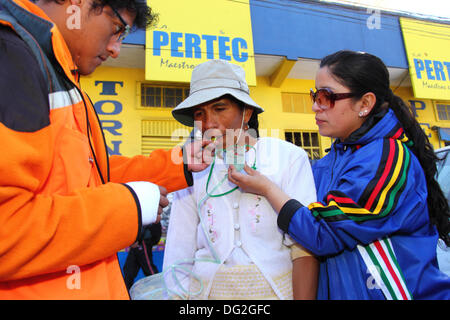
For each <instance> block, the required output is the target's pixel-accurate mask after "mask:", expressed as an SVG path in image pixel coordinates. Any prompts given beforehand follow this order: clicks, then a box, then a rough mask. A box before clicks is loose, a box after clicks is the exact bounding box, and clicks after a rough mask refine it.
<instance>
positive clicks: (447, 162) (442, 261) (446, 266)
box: [435, 146, 450, 276]
mask: <svg viewBox="0 0 450 320" xmlns="http://www.w3.org/2000/svg"><path fill="white" fill-rule="evenodd" d="M435 153H436V155H437V157H438V159H439V162H438V164H437V175H436V179H437V181H438V182H439V185H440V186H441V189H442V191H443V192H444V195H445V196H446V198H447V202H448V203H449V205H450V146H447V147H444V148H440V149H437V150H435ZM437 258H438V263H439V268H440V269H441V270H442V271H443V272H445V273H446V274H447V275H448V276H450V247H447V246H446V245H445V243H444V241H442V240H441V239H439V242H438V247H437Z"/></svg>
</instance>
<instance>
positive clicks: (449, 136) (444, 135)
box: [438, 128, 450, 141]
mask: <svg viewBox="0 0 450 320" xmlns="http://www.w3.org/2000/svg"><path fill="white" fill-rule="evenodd" d="M438 133H439V139H441V140H442V141H450V128H438Z"/></svg>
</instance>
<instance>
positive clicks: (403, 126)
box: [229, 51, 450, 299]
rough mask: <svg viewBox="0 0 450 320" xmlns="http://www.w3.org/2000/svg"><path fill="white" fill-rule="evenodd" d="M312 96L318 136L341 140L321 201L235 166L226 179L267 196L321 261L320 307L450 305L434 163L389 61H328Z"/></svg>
mask: <svg viewBox="0 0 450 320" xmlns="http://www.w3.org/2000/svg"><path fill="white" fill-rule="evenodd" d="M311 97H312V99H313V101H314V104H313V111H314V112H315V113H316V123H317V125H318V127H319V132H320V134H321V135H322V136H327V137H331V138H335V139H336V140H335V142H334V143H333V145H332V147H331V150H330V152H329V153H328V154H327V155H326V156H325V157H324V158H322V159H321V160H319V161H318V162H317V163H316V164H315V165H314V166H313V172H314V177H315V183H316V188H317V192H318V194H317V199H318V201H319V202H316V203H312V204H308V205H307V206H306V204H305V205H303V204H302V203H300V202H298V201H297V200H294V199H289V197H288V196H287V195H286V194H284V193H283V192H281V191H280V190H279V189H278V188H277V187H276V186H274V185H273V184H272V183H270V181H268V179H266V178H265V177H264V176H263V175H261V174H259V173H258V172H256V171H254V170H252V169H250V168H248V167H247V168H245V170H246V173H247V174H243V173H238V172H236V170H235V169H234V168H230V170H229V179H230V181H232V182H234V183H235V184H237V185H239V186H240V187H241V188H243V189H244V190H246V191H247V192H253V193H257V194H262V195H264V196H265V197H267V199H268V200H269V201H270V202H271V204H272V206H273V207H274V208H275V210H277V211H278V212H279V216H278V226H279V227H280V229H282V230H283V231H285V232H287V233H289V234H290V235H291V236H292V237H293V238H294V239H295V240H296V241H298V242H299V243H300V244H301V245H302V246H304V247H305V248H306V249H308V250H309V251H311V252H312V253H313V254H314V255H315V256H316V257H317V259H318V261H319V262H320V269H319V270H320V272H319V279H318V288H317V297H318V299H450V278H448V277H447V276H446V275H445V274H444V273H441V272H440V271H439V268H438V265H437V259H436V245H437V240H438V238H439V236H440V237H441V238H442V239H443V240H444V241H445V242H446V243H447V245H449V244H450V238H449V231H450V224H449V216H450V214H449V207H448V203H447V201H446V200H445V197H444V195H443V193H442V191H441V189H440V187H439V185H438V184H437V182H436V180H435V179H434V175H435V173H436V165H435V164H436V158H435V155H434V152H433V148H432V147H431V145H430V144H429V142H428V139H427V137H426V135H425V134H424V132H423V130H422V129H421V128H420V126H419V124H418V123H417V121H416V120H415V118H414V116H413V115H412V114H411V112H410V110H409V108H408V107H407V106H406V105H405V103H404V102H403V101H402V100H401V99H400V98H399V97H397V96H395V95H394V94H393V92H392V91H391V89H390V88H389V73H388V70H387V68H386V66H385V65H384V63H383V62H382V61H381V60H380V59H379V58H377V57H375V56H373V55H370V54H367V53H360V52H352V51H340V52H336V53H334V54H332V55H329V56H327V57H325V58H324V59H323V60H322V61H321V65H320V69H319V71H318V73H317V76H316V91H315V92H314V91H311ZM298 183H299V184H300V183H302V182H301V181H299V182H298Z"/></svg>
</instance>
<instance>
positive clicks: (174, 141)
mask: <svg viewBox="0 0 450 320" xmlns="http://www.w3.org/2000/svg"><path fill="white" fill-rule="evenodd" d="M191 130H192V128H190V127H186V126H184V125H182V124H180V123H178V122H177V121H175V120H142V141H141V143H142V154H143V155H148V154H150V153H151V152H152V151H154V150H157V149H166V150H168V149H171V148H173V147H175V146H176V145H181V144H183V143H184V141H185V140H186V138H187V137H189V134H190V132H191Z"/></svg>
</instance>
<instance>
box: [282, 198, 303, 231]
mask: <svg viewBox="0 0 450 320" xmlns="http://www.w3.org/2000/svg"><path fill="white" fill-rule="evenodd" d="M302 207H303V205H302V204H301V203H300V202H298V201H297V200H295V199H290V200H289V201H288V202H286V203H285V204H284V206H283V207H282V208H281V210H280V213H279V214H278V218H277V224H278V227H279V228H280V229H281V230H283V231H284V232H285V233H288V231H289V224H290V223H291V219H292V217H293V216H294V214H295V213H296V212H297V210H298V209H300V208H302Z"/></svg>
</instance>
